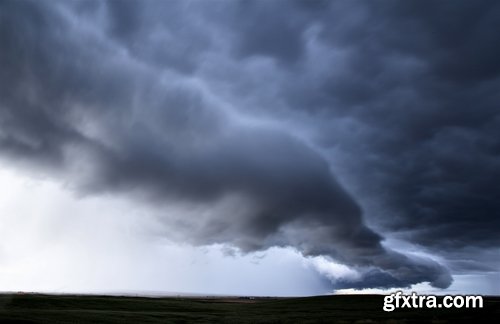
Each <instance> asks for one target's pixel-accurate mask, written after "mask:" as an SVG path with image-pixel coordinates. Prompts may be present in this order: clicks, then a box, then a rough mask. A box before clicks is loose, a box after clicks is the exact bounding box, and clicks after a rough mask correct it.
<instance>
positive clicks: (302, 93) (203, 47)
mask: <svg viewBox="0 0 500 324" xmlns="http://www.w3.org/2000/svg"><path fill="white" fill-rule="evenodd" d="M0 6H1V11H0V27H1V28H0V43H1V47H2V51H1V52H0V67H1V69H2V76H1V78H0V83H1V85H2V87H1V89H0V96H1V102H0V123H1V124H0V125H1V129H0V150H1V156H2V158H4V159H7V160H9V161H14V162H15V163H19V162H22V163H23V164H27V165H31V167H32V168H33V167H34V166H35V165H41V166H42V168H43V169H44V170H46V171H47V172H50V173H51V174H52V175H53V176H56V177H60V178H62V179H64V181H70V182H71V183H72V184H73V185H74V186H75V187H76V190H78V191H79V192H83V193H85V194H99V193H104V192H111V193H120V194H125V195H129V196H131V197H135V199H139V197H140V199H142V200H144V201H145V202H149V203H151V204H154V205H155V206H156V207H159V208H160V210H161V209H162V208H163V207H165V208H167V207H168V206H169V205H170V204H174V202H175V203H180V204H183V205H187V206H190V207H192V208H194V209H195V210H197V211H199V210H200V209H197V208H199V207H200V206H201V207H202V208H204V209H205V210H208V211H209V212H208V213H205V212H203V213H202V212H200V213H199V215H191V214H190V213H188V212H186V213H185V215H186V216H185V217H183V218H181V219H178V218H177V219H171V218H170V216H169V215H163V216H162V217H163V219H164V220H165V222H166V223H167V224H168V226H169V227H174V228H175V230H174V232H177V234H178V235H179V237H180V239H182V240H185V241H189V242H191V243H195V244H211V243H228V244H232V245H235V246H237V247H239V248H240V249H242V250H244V251H256V250H261V249H266V248H268V247H271V246H293V247H294V248H296V249H297V250H299V251H300V252H301V253H303V254H304V255H327V256H330V257H332V258H334V259H336V260H338V261H341V262H344V263H346V264H348V265H350V266H353V267H355V268H356V269H359V271H360V272H361V273H362V274H363V276H362V278H361V279H360V280H359V281H357V282H337V283H336V287H337V288H343V287H353V288H364V287H381V288H389V287H402V286H409V285H411V284H414V283H419V282H426V281H427V282H431V284H432V285H434V286H436V287H441V288H443V287H447V286H448V285H449V284H450V282H451V277H450V275H449V273H448V270H447V269H446V268H445V267H443V266H441V265H439V264H438V263H437V262H435V261H431V260H429V259H425V258H417V257H414V256H405V255H403V254H401V253H398V252H394V251H391V250H389V249H387V248H386V247H384V246H382V244H381V241H382V240H383V236H382V235H380V234H378V233H376V232H375V231H373V230H372V229H370V228H369V227H367V225H366V224H365V222H364V220H363V217H362V211H361V208H360V206H359V202H361V204H362V205H363V204H365V202H366V201H368V200H370V201H373V200H376V201H377V202H378V203H379V204H380V205H383V206H384V210H385V211H390V212H388V213H387V214H385V213H382V211H381V210H382V209H381V210H367V211H366V212H367V217H369V218H370V221H371V222H373V223H376V224H377V225H378V226H380V227H381V228H384V229H386V230H388V231H389V230H390V231H393V230H394V231H398V233H400V235H402V236H403V238H404V239H407V240H409V241H411V242H414V243H419V244H421V245H423V246H425V247H427V248H428V249H429V250H430V251H432V249H434V248H436V249H437V251H442V250H449V249H452V248H454V247H462V246H465V245H468V244H473V245H477V246H485V247H492V246H493V245H495V244H496V245H498V238H496V236H494V235H493V234H494V233H493V232H494V230H495V229H496V228H498V217H497V215H498V211H499V210H500V208H499V207H500V206H498V201H500V200H499V199H498V197H497V196H498V192H500V190H498V189H499V188H498V184H497V183H496V182H495V181H494V180H495V179H498V172H499V171H497V170H499V169H498V161H499V160H498V150H499V148H500V145H499V144H500V143H499V142H498V139H499V138H500V137H499V136H498V135H499V134H498V129H499V128H498V127H497V126H499V125H498V123H499V122H500V119H499V118H498V115H497V114H496V109H495V107H496V106H495V105H496V103H497V102H498V99H499V98H498V95H497V94H496V92H495V89H496V88H497V87H495V86H496V85H497V83H496V81H497V79H496V75H497V74H496V72H495V71H496V70H495V69H497V68H498V64H497V62H493V57H495V56H492V54H491V53H490V52H491V51H493V52H494V53H496V52H498V48H496V47H495V46H491V47H490V46H488V47H486V45H485V43H488V42H490V41H491V40H492V38H493V35H494V31H493V30H495V29H496V30H498V28H497V27H498V26H497V25H496V20H495V19H493V18H494V17H496V16H498V14H495V12H497V11H498V6H495V3H493V2H492V3H488V2H484V3H482V4H481V5H472V4H467V5H465V7H463V6H462V4H459V5H457V6H449V4H448V3H447V2H440V3H438V4H433V3H425V4H421V2H405V3H399V2H384V3H381V5H380V6H375V5H374V4H373V3H369V2H347V1H339V2H307V1H305V2H301V1H295V2H284V1H256V2H235V3H233V2H231V3H224V2H214V3H213V4H211V5H208V4H207V3H206V2H189V3H188V2H181V1H179V2H176V1H170V2H167V3H156V2H146V3H140V4H139V3H138V2H132V1H110V2H71V3H66V2H60V3H59V2H51V3H48V2H40V1H37V2H28V1H3V2H2V3H1V4H0ZM426 6H430V7H433V9H432V10H426V8H428V7H426ZM488 6H490V7H488ZM434 7H436V8H434ZM440 12H441V14H440ZM443 16H445V17H449V18H448V19H449V20H450V24H451V26H452V27H450V24H446V23H444V22H442V21H441V17H443ZM453 26H455V27H453ZM457 33H458V34H461V35H463V36H461V37H460V36H457V35H456V34H457ZM311 44H320V45H321V47H320V50H317V51H318V53H319V54H317V56H318V57H321V58H323V59H322V60H321V61H318V60H317V59H311V57H310V55H311V46H313V45H311ZM470 46H472V47H476V48H480V49H484V48H487V49H488V51H486V50H481V51H478V52H477V53H476V51H474V50H472V49H471V48H470ZM495 51H496V52H495ZM486 52H488V53H486ZM330 53H335V55H330ZM457 57H459V58H457ZM262 58H264V59H265V58H271V59H272V61H273V63H272V64H271V65H269V66H270V68H269V69H270V72H269V73H270V75H272V78H273V79H272V80H265V79H263V78H264V77H263V76H262V75H258V73H261V72H262V70H259V69H255V70H253V69H252V68H251V67H252V66H254V65H252V64H254V63H255V62H259V60H260V59H262ZM460 58H464V60H463V61H462V60H461V59H460ZM460 63H461V64H460ZM319 65H321V66H322V68H321V69H320V70H318V68H317V67H318V66H319ZM323 66H324V67H323ZM315 67H316V68H315ZM485 67H490V68H491V69H493V72H491V71H490V69H486V68H485ZM481 71H483V72H481ZM254 80H257V82H255V81H254ZM249 84H251V85H252V86H251V87H249V86H248V85H249ZM212 85H220V87H219V88H218V89H220V93H217V92H214V91H213V88H211V86H212ZM236 88H239V89H241V90H239V91H241V96H240V93H239V92H238V96H237V101H236V102H234V101H231V100H232V99H231V98H233V97H232V96H231V95H230V94H229V95H228V94H227V93H224V91H232V89H236ZM228 89H229V90H228ZM261 90H262V91H261ZM260 94H262V95H260ZM264 94H266V95H264ZM267 94H269V95H267ZM221 98H222V99H221ZM257 102H258V105H256V106H257V108H256V110H260V111H267V112H268V115H269V119H272V118H274V117H276V116H279V117H284V116H287V115H286V113H287V112H289V113H290V114H289V115H290V116H296V115H295V113H297V112H298V113H299V114H303V115H306V116H307V118H308V119H307V120H312V122H311V123H312V124H313V126H314V133H315V136H314V138H313V139H312V141H313V142H314V143H315V147H316V148H317V149H316V148H315V149H313V148H312V147H310V145H309V144H307V143H306V141H304V140H303V139H302V138H301V137H299V136H298V135H297V134H298V133H296V132H295V131H294V130H292V129H287V128H286V127H278V126H273V125H274V124H270V123H267V122H266V120H264V122H260V121H256V119H255V118H247V117H248V116H247V113H248V111H246V107H247V105H254V104H255V103H257ZM274 107H276V109H273V108H274ZM283 107H284V108H283ZM258 116H261V117H262V116H263V115H258ZM291 118H295V117H291ZM342 118H349V119H350V120H352V121H354V125H358V126H356V127H359V128H360V129H359V130H357V131H356V132H355V133H351V128H350V127H344V126H345V123H344V122H343V121H342ZM264 119H265V118H264ZM307 127H308V126H307V125H305V126H304V128H307ZM319 149H320V150H321V152H318V150H319ZM330 152H332V155H329V154H330ZM333 153H334V154H333ZM325 156H326V157H327V158H328V159H325ZM345 161H347V163H346V162H345ZM329 162H330V163H331V164H332V165H334V166H335V167H336V169H335V170H339V171H341V173H342V178H343V179H344V180H345V182H346V183H348V184H349V185H350V188H352V191H353V192H354V193H355V194H356V199H353V198H352V197H351V196H350V195H349V194H348V193H347V192H346V191H345V190H344V189H343V188H342V186H341V185H339V183H338V182H337V180H336V179H335V177H334V176H333V175H332V174H331V170H330V169H331V165H330V163H329ZM368 171H369V172H368ZM358 196H359V197H358ZM367 197H368V198H369V199H368V198H367ZM234 204H236V205H237V207H236V208H235V207H234ZM365 209H366V208H365ZM195 214H196V213H195ZM179 233H180V234H179ZM456 257H457V258H462V257H463V255H459V256H456ZM455 264H456V266H457V267H462V268H465V267H466V266H467V265H464V264H463V263H460V262H459V261H458V260H457V261H456V262H455ZM470 266H473V265H470Z"/></svg>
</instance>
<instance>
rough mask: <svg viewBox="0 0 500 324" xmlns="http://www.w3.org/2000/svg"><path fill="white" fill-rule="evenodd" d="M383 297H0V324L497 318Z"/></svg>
mask: <svg viewBox="0 0 500 324" xmlns="http://www.w3.org/2000/svg"><path fill="white" fill-rule="evenodd" d="M382 305H383V296H377V295H342V296H340V295H338V296H320V297H307V298H257V299H255V300H239V299H237V298H173V297H172V298H144V297H112V296H71V295H63V296H59V295H37V294H11V295H0V323H193V322H194V323H422V322H424V323H425V322H427V323H455V322H468V323H470V322H474V321H476V322H477V321H479V320H481V319H483V318H490V319H498V318H500V297H485V305H484V306H485V307H484V308H483V309H400V310H397V309H396V310H394V311H393V312H390V313H387V312H384V311H383V310H382Z"/></svg>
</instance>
